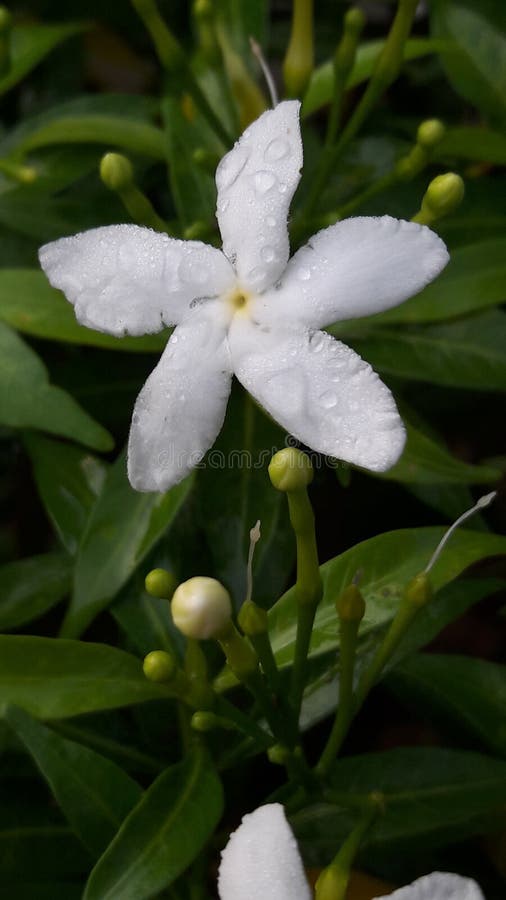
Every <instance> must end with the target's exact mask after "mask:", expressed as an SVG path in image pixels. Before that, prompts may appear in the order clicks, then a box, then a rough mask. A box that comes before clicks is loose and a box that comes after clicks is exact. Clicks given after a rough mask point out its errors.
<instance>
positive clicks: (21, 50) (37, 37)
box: [0, 23, 87, 95]
mask: <svg viewBox="0 0 506 900" xmlns="http://www.w3.org/2000/svg"><path fill="white" fill-rule="evenodd" d="M86 28H87V26H86V25H83V24H79V23H73V24H67V25H18V26H15V27H14V28H13V29H12V32H11V37H10V54H11V59H10V66H9V70H8V72H6V74H5V75H4V76H3V77H2V78H0V95H1V94H4V93H5V92H6V91H8V90H10V88H12V87H14V86H15V85H16V84H18V82H20V81H21V80H22V79H23V78H24V77H25V75H27V74H28V73H29V72H31V70H32V69H34V68H35V66H37V65H38V64H39V63H40V62H41V61H42V60H43V59H44V57H46V56H47V55H48V54H49V53H51V51H52V50H54V48H55V47H57V46H58V44H61V43H62V42H63V41H66V40H67V38H69V37H73V36H74V35H76V34H80V33H81V32H83V31H85V29H86Z"/></svg>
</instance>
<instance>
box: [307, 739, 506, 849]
mask: <svg viewBox="0 0 506 900" xmlns="http://www.w3.org/2000/svg"><path fill="white" fill-rule="evenodd" d="M331 782H332V788H333V790H335V791H337V792H339V794H340V795H342V797H343V799H344V800H345V799H346V797H347V795H349V797H350V805H351V804H352V803H353V802H354V801H358V800H359V799H360V798H362V799H363V800H364V801H365V800H366V798H367V795H368V794H370V792H371V791H381V792H382V794H383V795H384V797H385V812H384V815H382V816H380V817H379V818H378V819H377V821H376V822H375V823H374V825H373V826H372V828H371V829H370V830H369V831H368V832H367V834H366V836H365V838H364V843H363V848H364V849H365V850H366V851H367V854H368V858H369V860H370V861H371V857H372V854H373V852H374V851H379V850H383V851H385V850H390V851H393V852H394V853H395V854H396V855H398V854H402V852H403V851H404V850H405V849H406V848H408V847H411V848H412V847H413V846H416V848H417V851H418V852H420V851H421V849H422V848H425V847H438V846H442V845H444V844H447V843H449V842H451V843H456V842H457V840H458V839H459V838H462V837H464V836H468V835H472V834H476V833H479V832H482V831H485V830H486V828H487V826H488V827H489V828H490V826H491V824H492V823H493V822H494V821H495V823H496V824H497V818H495V820H494V816H497V814H498V813H499V811H500V810H501V808H502V807H503V806H504V803H505V802H506V763H504V762H501V761H498V760H495V759H491V758H490V757H488V756H482V755H480V754H478V753H463V752H460V751H454V750H441V749H439V748H435V747H416V748H408V747H406V748H402V749H398V750H389V751H386V752H383V753H370V754H365V755H363V756H355V757H351V758H348V759H343V760H340V761H338V762H337V763H336V764H335V766H334V768H333V771H332V775H331ZM354 821H355V822H356V820H355V819H354V816H353V814H352V813H350V812H349V811H346V809H345V808H344V807H343V806H341V805H337V804H336V805H331V804H330V803H319V804H317V805H313V806H310V807H309V808H307V809H304V810H301V812H298V813H296V814H295V815H294V816H293V817H291V822H292V824H293V826H294V828H295V832H296V835H297V837H298V839H299V841H300V842H301V843H302V850H303V852H304V857H305V861H306V863H308V864H313V865H319V864H325V862H326V861H327V862H328V860H329V859H330V858H331V857H332V854H334V853H335V848H336V846H339V844H340V842H341V841H342V840H343V839H344V838H345V837H347V836H348V834H349V831H350V830H351V827H353V824H354Z"/></svg>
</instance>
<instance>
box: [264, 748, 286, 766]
mask: <svg viewBox="0 0 506 900" xmlns="http://www.w3.org/2000/svg"><path fill="white" fill-rule="evenodd" d="M267 756H268V758H269V760H270V762H271V763H273V765H275V766H284V765H285V763H286V762H287V761H288V759H289V756H290V751H289V749H288V747H285V746H284V745H283V744H273V745H272V747H269V749H268V750H267Z"/></svg>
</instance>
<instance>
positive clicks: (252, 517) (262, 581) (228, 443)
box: [199, 389, 295, 606]
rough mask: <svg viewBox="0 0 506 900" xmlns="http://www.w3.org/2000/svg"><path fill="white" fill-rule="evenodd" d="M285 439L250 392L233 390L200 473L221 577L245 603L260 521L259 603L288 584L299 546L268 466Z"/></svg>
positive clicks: (256, 590) (267, 601) (255, 579)
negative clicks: (249, 564)
mask: <svg viewBox="0 0 506 900" xmlns="http://www.w3.org/2000/svg"><path fill="white" fill-rule="evenodd" d="M284 446H285V435H284V433H283V432H282V431H281V429H280V428H279V426H278V425H276V424H275V423H274V422H273V421H272V419H270V418H268V417H267V416H266V415H265V413H264V412H263V411H262V410H260V409H259V408H258V406H256V404H255V403H254V402H253V401H252V399H251V397H250V396H249V395H248V394H246V393H245V391H243V390H241V389H239V390H236V389H234V390H233V391H232V396H231V398H230V401H229V405H228V409H227V417H226V419H225V424H224V427H223V429H222V432H221V434H220V436H219V438H218V440H217V442H216V444H215V445H214V447H213V449H212V450H211V451H210V453H209V454H208V456H207V457H206V460H205V461H204V465H205V470H204V471H202V472H200V473H199V488H200V493H199V499H200V502H201V504H202V512H203V526H204V530H205V532H206V534H207V538H208V543H209V549H210V552H211V556H212V558H213V561H214V566H215V569H216V573H217V577H218V578H219V579H221V580H222V581H223V582H224V583H225V584H226V585H227V587H228V588H229V589H230V591H231V592H232V594H233V596H234V597H235V599H236V602H237V603H238V604H240V603H241V602H242V601H243V599H244V596H245V591H246V564H247V559H248V549H249V533H250V530H251V528H252V527H253V526H254V524H255V522H256V521H257V519H260V520H261V535H262V536H261V540H260V541H259V543H258V544H257V546H256V549H255V556H254V559H253V585H254V598H255V600H256V602H257V603H260V604H261V605H263V606H267V605H268V606H270V605H271V604H272V602H273V599H274V598H275V597H277V596H279V593H280V591H282V590H283V589H284V588H285V587H286V584H287V578H288V576H289V574H290V571H291V569H292V566H293V561H294V549H295V542H294V538H293V534H292V532H291V529H290V528H289V525H288V512H287V503H286V497H285V495H284V494H282V493H280V492H279V491H276V490H274V488H273V487H272V485H271V483H270V480H269V475H268V472H267V467H268V465H269V462H270V460H271V456H272V455H273V454H274V453H275V452H276V451H277V450H281V449H282V448H283V447H284Z"/></svg>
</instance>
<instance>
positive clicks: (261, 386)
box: [229, 316, 405, 472]
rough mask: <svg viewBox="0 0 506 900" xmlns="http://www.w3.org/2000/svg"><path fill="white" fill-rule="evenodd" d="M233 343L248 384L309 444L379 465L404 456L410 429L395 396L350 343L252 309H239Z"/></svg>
mask: <svg viewBox="0 0 506 900" xmlns="http://www.w3.org/2000/svg"><path fill="white" fill-rule="evenodd" d="M229 344H230V351H231V354H232V363H233V366H234V372H235V373H236V375H237V377H238V378H239V380H240V381H241V382H242V384H243V385H244V387H245V388H247V390H248V391H249V392H250V393H251V394H253V396H254V397H256V399H257V400H258V401H259V403H261V404H262V406H263V407H264V408H265V409H266V410H267V412H268V413H270V415H271V416H272V417H273V418H274V419H276V421H277V422H279V423H280V424H281V425H282V426H283V427H284V428H286V429H287V431H289V432H290V433H291V434H293V435H294V436H295V437H296V438H298V439H299V440H300V441H302V442H303V443H304V444H306V445H307V446H308V447H311V448H312V449H313V450H317V451H318V452H320V453H326V454H327V455H328V456H333V457H337V458H339V459H344V460H347V461H348V462H351V463H355V464H356V465H358V466H364V467H365V468H366V469H372V470H373V471H376V472H383V471H385V470H386V469H388V468H390V466H392V465H394V463H395V462H396V461H397V459H398V458H399V456H400V454H401V452H402V449H403V446H404V441H405V433H404V428H403V425H402V422H401V420H400V418H399V414H398V412H397V409H396V406H395V402H394V399H393V397H392V395H391V393H390V391H389V390H388V388H386V387H385V385H384V384H383V383H382V382H381V381H380V379H379V378H378V376H377V375H376V373H375V372H373V370H372V369H371V367H370V365H369V364H368V363H366V362H364V361H363V360H362V359H361V358H360V357H359V356H358V355H357V354H356V353H355V352H354V351H353V350H351V349H350V348H349V347H346V346H345V344H341V343H340V342H338V341H336V340H334V338H332V337H331V336H330V335H329V334H326V333H325V332H323V331H313V332H310V331H308V330H307V329H304V328H302V327H295V326H294V327H293V328H291V329H281V328H280V327H279V326H276V325H275V326H272V327H271V326H264V325H259V324H256V323H253V322H252V321H251V320H248V319H247V318H246V317H245V316H244V317H239V316H235V319H234V322H233V324H232V328H231V331H230V333H229Z"/></svg>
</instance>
